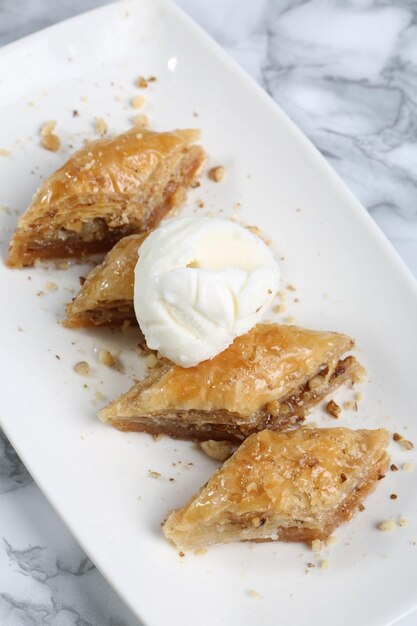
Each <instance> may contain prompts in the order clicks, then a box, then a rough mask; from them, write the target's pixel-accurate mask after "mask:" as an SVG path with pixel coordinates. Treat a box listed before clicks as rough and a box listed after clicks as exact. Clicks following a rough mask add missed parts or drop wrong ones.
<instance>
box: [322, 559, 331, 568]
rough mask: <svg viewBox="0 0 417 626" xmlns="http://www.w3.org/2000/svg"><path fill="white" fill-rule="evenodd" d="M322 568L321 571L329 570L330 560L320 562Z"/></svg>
mask: <svg viewBox="0 0 417 626" xmlns="http://www.w3.org/2000/svg"><path fill="white" fill-rule="evenodd" d="M320 567H321V569H329V568H330V561H329V560H328V559H323V560H322V561H320Z"/></svg>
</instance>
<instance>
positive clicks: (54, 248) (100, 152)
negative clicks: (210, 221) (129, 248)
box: [7, 129, 204, 267]
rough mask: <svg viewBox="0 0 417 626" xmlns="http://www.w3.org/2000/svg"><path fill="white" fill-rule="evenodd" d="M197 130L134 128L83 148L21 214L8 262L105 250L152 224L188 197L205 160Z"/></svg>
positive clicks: (21, 263)
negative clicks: (186, 194)
mask: <svg viewBox="0 0 417 626" xmlns="http://www.w3.org/2000/svg"><path fill="white" fill-rule="evenodd" d="M199 135H200V133H199V131H198V130H176V131H173V132H166V133H156V132H152V131H149V130H140V131H138V129H133V130H130V131H129V132H127V133H124V134H123V135H119V136H117V137H114V138H113V139H99V140H98V141H94V142H91V143H88V144H86V145H85V146H84V148H82V149H81V150H79V151H78V152H76V153H75V154H74V155H73V156H72V157H71V158H70V159H69V160H68V161H67V162H66V163H65V164H64V165H63V166H62V167H61V168H60V169H59V170H57V171H56V172H55V173H54V174H52V176H50V177H49V178H48V179H47V180H46V181H45V182H44V183H43V184H42V185H41V187H40V189H39V191H38V192H37V193H36V195H35V197H34V199H33V201H32V204H31V206H30V207H29V208H28V210H27V211H26V213H24V215H22V217H21V218H20V220H19V222H18V225H17V228H16V230H15V232H14V234H13V237H12V241H11V244H10V249H9V256H8V259H7V264H8V265H9V267H24V266H28V265H33V263H34V262H35V261H36V259H52V258H68V257H76V258H79V257H83V256H86V255H89V254H94V253H100V252H106V251H107V250H109V249H110V248H111V247H112V246H113V245H114V244H115V243H116V241H118V240H119V239H121V238H122V237H124V236H126V235H130V234H132V233H139V232H144V231H146V230H148V229H149V228H153V227H154V226H156V225H157V224H158V223H159V222H160V220H161V219H162V218H163V217H164V216H165V215H166V214H167V213H168V212H169V211H170V210H171V209H172V208H174V207H177V206H179V205H180V204H182V202H183V201H184V199H185V190H186V188H187V187H189V186H190V185H191V183H192V182H193V179H194V177H195V176H196V174H197V173H198V171H199V169H200V167H201V165H202V163H203V162H204V151H203V149H202V148H201V146H198V145H194V144H193V142H194V141H196V140H197V139H198V138H199Z"/></svg>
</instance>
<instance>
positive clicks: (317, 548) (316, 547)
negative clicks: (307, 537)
mask: <svg viewBox="0 0 417 626" xmlns="http://www.w3.org/2000/svg"><path fill="white" fill-rule="evenodd" d="M322 547H323V542H322V541H320V539H313V541H312V542H311V549H312V550H313V552H321V549H322Z"/></svg>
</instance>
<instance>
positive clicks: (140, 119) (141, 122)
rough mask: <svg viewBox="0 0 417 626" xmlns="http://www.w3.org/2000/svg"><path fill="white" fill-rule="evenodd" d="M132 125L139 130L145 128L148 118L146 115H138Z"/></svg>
mask: <svg viewBox="0 0 417 626" xmlns="http://www.w3.org/2000/svg"><path fill="white" fill-rule="evenodd" d="M133 124H134V125H135V126H138V127H139V128H144V127H145V126H148V125H149V118H148V116H147V115H144V114H143V113H140V114H139V115H136V117H135V118H134V119H133Z"/></svg>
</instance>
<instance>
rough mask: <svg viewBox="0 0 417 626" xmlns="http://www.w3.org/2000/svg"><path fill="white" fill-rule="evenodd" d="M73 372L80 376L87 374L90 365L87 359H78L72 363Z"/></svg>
mask: <svg viewBox="0 0 417 626" xmlns="http://www.w3.org/2000/svg"><path fill="white" fill-rule="evenodd" d="M74 372H76V373H77V374H79V375H80V376H88V374H89V373H90V366H89V364H88V363H87V361H80V362H79V363H76V364H75V365H74Z"/></svg>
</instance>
